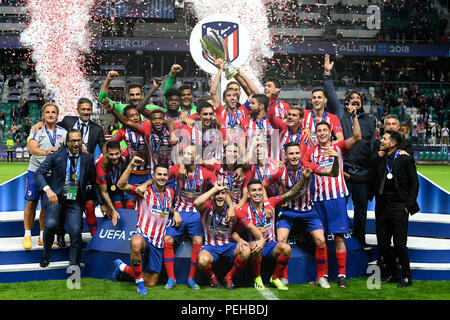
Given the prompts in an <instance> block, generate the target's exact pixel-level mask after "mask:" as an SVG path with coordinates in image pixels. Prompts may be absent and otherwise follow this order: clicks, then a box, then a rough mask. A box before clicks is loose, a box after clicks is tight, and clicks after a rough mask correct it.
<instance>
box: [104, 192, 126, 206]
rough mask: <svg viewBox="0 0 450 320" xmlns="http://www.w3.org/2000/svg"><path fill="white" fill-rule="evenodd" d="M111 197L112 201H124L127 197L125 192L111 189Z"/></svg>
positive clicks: (109, 193)
mask: <svg viewBox="0 0 450 320" xmlns="http://www.w3.org/2000/svg"><path fill="white" fill-rule="evenodd" d="M108 195H109V197H110V198H111V201H112V202H113V203H114V202H122V201H123V200H124V199H125V194H124V193H123V192H122V191H119V192H118V191H115V192H112V191H109V192H108Z"/></svg>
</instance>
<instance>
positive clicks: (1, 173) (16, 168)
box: [0, 162, 28, 184]
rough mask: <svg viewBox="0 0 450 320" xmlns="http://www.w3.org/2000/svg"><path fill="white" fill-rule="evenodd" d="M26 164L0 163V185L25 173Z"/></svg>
mask: <svg viewBox="0 0 450 320" xmlns="http://www.w3.org/2000/svg"><path fill="white" fill-rule="evenodd" d="M27 169H28V162H0V184H1V183H4V182H6V181H8V180H11V179H12V178H14V177H17V176H18V175H21V174H22V173H24V172H26V171H27Z"/></svg>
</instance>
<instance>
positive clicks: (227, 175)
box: [216, 167, 251, 204]
mask: <svg viewBox="0 0 450 320" xmlns="http://www.w3.org/2000/svg"><path fill="white" fill-rule="evenodd" d="M233 174H234V171H228V170H226V169H225V168H224V167H220V169H219V170H218V171H217V172H216V175H217V180H218V181H222V182H223V185H224V186H226V187H227V188H228V190H229V191H228V192H229V194H230V197H231V201H233V203H234V204H238V203H239V201H241V198H242V190H243V189H244V186H245V185H247V184H248V182H249V181H250V180H251V171H250V170H246V171H245V172H244V174H245V178H244V179H243V180H241V181H238V179H235V178H233Z"/></svg>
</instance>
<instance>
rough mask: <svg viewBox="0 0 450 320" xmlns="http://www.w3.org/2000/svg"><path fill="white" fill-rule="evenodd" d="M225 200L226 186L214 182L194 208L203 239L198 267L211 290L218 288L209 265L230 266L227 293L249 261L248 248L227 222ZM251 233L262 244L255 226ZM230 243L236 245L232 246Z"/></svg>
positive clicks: (232, 287) (260, 236)
mask: <svg viewBox="0 0 450 320" xmlns="http://www.w3.org/2000/svg"><path fill="white" fill-rule="evenodd" d="M226 197H227V191H226V188H225V186H224V185H223V183H222V182H221V181H216V183H215V184H214V187H213V188H212V189H210V190H209V191H208V192H206V193H204V194H202V195H201V196H199V197H198V198H197V199H195V201H194V206H195V208H196V209H197V210H198V211H199V212H200V215H201V217H202V225H203V231H204V235H205V244H204V245H203V246H202V248H201V249H200V252H199V254H198V267H199V270H200V271H201V272H202V273H203V274H205V275H206V276H207V277H208V279H209V281H210V284H211V286H212V287H214V288H220V283H219V282H218V281H217V277H216V275H215V274H214V272H213V271H212V266H211V265H212V263H213V262H215V261H217V260H218V259H219V258H221V257H222V258H224V259H225V260H227V261H229V262H233V267H232V268H231V270H230V271H229V272H228V273H227V274H226V275H225V279H224V283H225V287H226V288H227V289H228V290H233V289H234V284H233V278H234V277H235V276H236V275H237V274H238V272H239V270H241V269H242V268H244V267H245V266H246V264H247V261H248V258H249V257H250V247H249V246H248V244H247V245H246V243H245V241H243V240H241V239H240V238H239V237H238V236H237V234H236V233H235V232H233V228H234V225H235V220H234V221H227V220H226V212H227V209H228V205H227V203H226ZM211 198H212V200H211ZM252 232H254V234H255V237H256V238H257V239H259V241H262V242H264V239H263V237H262V234H261V233H260V232H259V230H258V229H257V228H256V227H255V226H253V229H252ZM236 236H237V237H236ZM233 239H236V240H237V241H234V242H233Z"/></svg>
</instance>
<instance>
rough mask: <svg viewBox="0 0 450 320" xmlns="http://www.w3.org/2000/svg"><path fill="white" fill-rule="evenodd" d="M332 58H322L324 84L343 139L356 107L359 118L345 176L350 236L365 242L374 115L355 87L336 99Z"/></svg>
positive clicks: (346, 137) (373, 139)
mask: <svg viewBox="0 0 450 320" xmlns="http://www.w3.org/2000/svg"><path fill="white" fill-rule="evenodd" d="M333 66H334V62H330V56H329V55H328V54H326V55H325V60H324V74H323V77H324V82H323V88H324V91H325V95H326V96H327V99H328V104H327V106H328V110H329V111H330V112H331V113H334V114H336V116H337V117H338V118H339V120H340V121H341V124H342V130H343V133H344V139H348V138H350V137H351V136H352V135H353V115H352V114H353V111H354V110H356V112H357V115H358V122H359V126H360V128H361V141H360V142H359V143H358V144H357V145H356V146H355V148H353V149H352V150H351V151H349V152H348V153H347V154H346V155H345V160H344V177H345V180H346V184H347V188H348V191H349V192H350V194H351V197H352V202H353V205H354V218H353V221H354V223H353V224H354V227H353V233H352V235H353V237H355V238H356V239H358V240H359V241H360V242H361V243H362V245H365V243H366V241H365V235H366V219H367V198H368V189H369V180H368V178H367V175H368V174H369V168H370V158H371V155H372V152H373V149H374V143H375V138H376V137H375V131H376V125H375V119H373V118H372V117H370V116H369V115H366V114H365V112H364V110H363V98H362V96H361V94H360V93H359V92H357V91H350V92H349V93H347V95H346V99H345V100H346V103H345V105H344V106H343V105H342V104H340V103H339V100H338V97H337V94H336V92H335V90H334V85H333V80H332V79H331V71H332V70H333Z"/></svg>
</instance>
